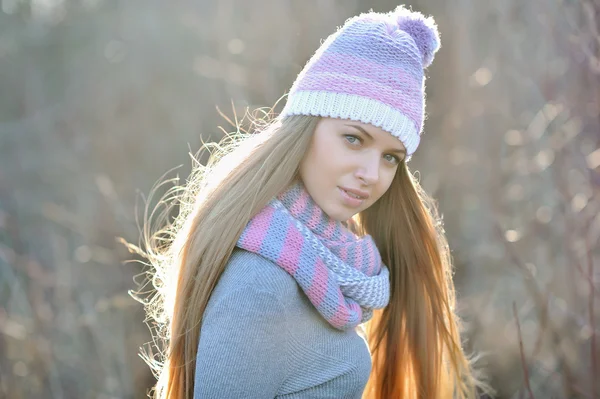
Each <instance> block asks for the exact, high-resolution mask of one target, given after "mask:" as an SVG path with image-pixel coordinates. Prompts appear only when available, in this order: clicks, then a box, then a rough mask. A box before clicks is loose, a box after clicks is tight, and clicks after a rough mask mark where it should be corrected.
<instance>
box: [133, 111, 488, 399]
mask: <svg viewBox="0 0 600 399" xmlns="http://www.w3.org/2000/svg"><path fill="white" fill-rule="evenodd" d="M319 119H320V118H318V117H313V116H290V117H286V118H283V119H278V118H276V119H274V120H273V121H271V122H270V123H268V124H266V125H265V126H264V127H263V128H261V129H260V132H258V133H255V134H242V133H239V132H238V133H237V134H234V135H228V136H227V137H225V138H224V139H223V140H222V141H221V143H220V144H219V145H214V144H207V145H205V146H204V147H203V148H204V149H208V150H209V151H210V152H211V155H210V158H209V160H208V162H207V163H206V166H202V165H201V164H200V163H199V162H198V163H197V164H196V165H194V170H193V172H192V175H191V178H190V179H189V180H188V182H187V183H186V184H185V185H183V186H176V187H174V188H173V189H171V190H169V191H168V192H167V194H166V195H165V198H167V201H166V203H167V204H170V205H171V206H173V205H175V204H177V205H179V214H178V215H177V217H176V218H175V219H174V221H173V222H171V223H166V226H163V228H161V229H159V230H158V231H156V232H154V233H153V232H151V229H150V226H151V224H152V223H151V221H150V220H148V214H146V221H145V222H146V223H145V225H144V231H143V237H142V239H143V244H144V249H143V250H142V249H140V248H137V247H134V246H132V245H130V248H132V250H136V251H138V252H139V253H141V254H142V255H144V256H145V257H146V258H147V259H148V260H149V264H150V265H151V266H152V270H151V273H150V281H151V282H152V285H153V287H152V288H153V291H152V295H150V296H149V297H146V299H145V300H144V303H145V305H146V310H147V314H148V318H149V319H150V320H151V321H152V323H153V324H152V325H153V326H154V328H153V335H154V338H155V340H154V345H155V347H157V348H158V349H159V351H158V352H157V353H156V354H154V352H152V353H150V354H148V353H146V354H145V356H146V361H147V362H148V364H149V365H150V366H151V368H152V369H153V371H154V372H155V376H156V377H157V378H158V382H157V384H156V387H155V388H154V392H153V393H152V395H153V397H154V398H168V399H184V398H186V399H189V398H192V396H193V391H194V371H195V360H196V355H197V346H198V341H199V338H200V327H201V323H202V315H203V313H204V310H205V308H206V305H207V303H208V300H209V298H210V295H211V293H212V291H213V289H214V288H215V286H216V284H217V283H218V281H219V278H220V276H221V274H222V273H223V271H224V269H225V266H226V264H227V262H228V259H229V257H230V255H231V253H232V251H233V248H234V246H235V243H236V241H237V239H238V238H239V236H240V235H241V233H242V231H243V229H244V228H245V226H246V225H247V223H248V221H249V220H250V219H251V218H252V216H254V215H255V214H256V213H258V211H260V210H261V209H262V208H263V207H264V206H265V205H266V204H267V203H268V202H269V200H270V199H271V198H273V197H274V196H275V195H277V194H279V193H280V192H281V191H283V190H284V189H285V188H286V187H288V186H289V184H290V183H291V182H292V181H293V180H294V179H295V178H296V177H297V172H298V168H299V165H300V162H301V160H302V158H303V157H304V154H305V153H306V151H307V150H308V148H309V146H310V142H311V139H312V136H313V133H314V130H315V127H316V126H317V123H318V121H319ZM212 150H214V151H212ZM163 203H164V201H163ZM169 210H171V207H167V211H169ZM163 214H168V212H163ZM150 216H152V215H150ZM353 219H354V221H355V222H356V223H354V225H355V229H356V232H357V233H358V234H370V235H371V236H372V237H373V239H374V240H375V243H376V244H377V246H378V248H379V250H380V252H381V256H382V259H383V262H384V263H385V264H386V265H387V266H388V268H389V270H390V279H391V300H390V304H389V305H388V306H387V307H386V308H385V309H384V310H380V311H376V312H375V314H374V316H373V318H372V320H370V321H369V322H368V323H366V332H367V341H368V344H369V347H370V350H371V355H372V360H373V362H372V363H373V369H372V373H371V376H370V379H369V381H368V383H367V386H366V389H365V391H364V394H363V398H373V399H380V398H381V399H383V398H451V397H457V398H473V397H475V388H476V386H477V385H478V384H479V382H478V381H477V379H476V378H475V377H474V374H473V372H472V370H471V364H470V362H469V359H468V358H467V357H466V356H465V354H464V352H463V350H462V347H461V342H460V335H459V320H458V317H457V316H456V314H455V313H454V306H455V295H454V286H453V283H452V269H451V260H450V256H449V250H448V244H447V241H446V238H445V236H444V231H443V228H442V225H441V221H440V219H439V217H438V215H437V213H436V210H435V206H434V203H433V201H432V200H431V199H430V198H429V197H428V196H427V195H426V193H425V192H424V191H423V190H422V189H421V188H420V186H419V184H418V182H417V181H416V180H415V179H414V178H413V176H412V174H411V173H410V171H409V169H408V167H407V166H406V164H405V163H404V162H402V163H401V164H400V166H399V167H398V171H397V173H396V176H395V178H394V181H393V183H392V185H391V187H390V189H389V190H388V191H387V192H386V194H385V195H384V196H383V197H382V198H381V199H379V200H378V201H377V202H376V203H375V204H374V205H373V206H371V207H370V208H369V209H367V210H365V211H363V212H362V213H360V214H357V215H355V217H354V218H353Z"/></svg>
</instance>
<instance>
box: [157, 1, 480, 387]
mask: <svg viewBox="0 0 600 399" xmlns="http://www.w3.org/2000/svg"><path fill="white" fill-rule="evenodd" d="M439 46H440V44H439V35H438V32H437V27H436V25H435V23H434V21H433V19H432V18H425V17H423V15H421V14H420V13H417V12H412V11H409V10H407V9H405V8H404V7H402V6H400V7H398V8H397V9H396V10H395V11H393V12H390V13H388V14H379V13H374V12H370V13H366V14H361V15H359V16H356V17H353V18H351V19H349V20H348V21H347V22H346V23H345V24H344V26H343V27H341V28H340V29H339V30H338V31H337V32H335V33H334V34H332V35H331V36H330V37H329V38H328V39H327V40H326V41H325V42H324V43H323V44H322V45H321V47H320V48H319V49H318V50H317V52H316V53H315V54H314V55H313V57H312V58H311V59H310V61H309V62H308V63H307V65H306V66H305V68H304V69H303V70H302V72H301V73H300V74H299V75H298V77H297V79H296V81H295V82H294V84H293V86H292V88H291V90H290V93H289V95H288V100H287V104H286V106H285V107H284V109H283V111H282V113H281V114H280V115H279V117H277V118H276V119H275V120H274V121H272V122H271V123H270V124H269V125H268V126H267V127H265V128H263V129H262V130H261V131H260V132H259V133H258V134H253V135H245V136H244V135H241V134H240V135H238V136H230V137H228V139H229V140H230V141H229V142H227V143H224V144H223V145H222V146H218V147H217V151H216V152H215V153H213V154H212V156H211V159H210V160H209V162H208V164H207V166H206V167H203V166H201V165H198V168H197V170H196V171H195V173H194V174H193V176H192V179H191V180H190V181H189V183H188V184H187V186H186V187H185V188H184V191H183V192H182V193H179V194H178V197H179V198H180V202H181V208H180V214H179V216H178V218H177V219H176V221H175V222H174V223H173V224H172V225H170V226H169V227H168V228H167V229H165V230H163V231H161V232H159V234H156V235H154V236H153V237H152V239H149V240H148V242H147V246H148V248H149V249H150V251H149V252H150V253H149V258H150V260H151V262H152V263H153V264H154V266H156V273H155V276H154V283H155V286H156V287H157V292H158V295H156V296H155V297H154V299H153V301H151V302H150V303H149V304H148V306H149V308H150V309H151V310H154V312H153V313H152V315H153V316H154V318H155V319H156V320H157V321H158V322H159V325H162V326H163V327H164V328H163V330H162V331H159V333H162V334H163V335H160V334H159V336H161V337H162V338H164V339H166V341H165V345H166V350H165V351H164V355H165V356H164V359H162V360H163V361H162V362H160V363H159V364H158V365H155V368H156V370H157V375H158V376H159V380H158V384H157V386H156V389H155V392H154V394H155V397H161V398H163V397H164V398H192V397H194V398H274V397H281V398H284V397H285V398H324V397H328V398H330V397H336V398H360V397H361V396H362V397H365V398H450V397H459V398H467V397H469V398H471V397H474V396H475V387H476V385H477V384H479V383H478V381H477V380H476V379H475V377H474V376H473V374H472V371H471V367H470V363H469V360H468V359H467V357H466V356H465V354H464V353H463V350H462V348H461V342H460V337H459V320H458V318H457V316H456V315H455V314H454V305H455V297H454V287H453V283H452V279H451V273H452V271H451V263H450V256H449V250H448V245H447V241H446V239H445V237H444V233H443V229H442V227H441V223H440V220H439V218H438V216H437V214H436V211H435V207H434V205H433V202H432V201H431V200H430V198H429V197H428V196H427V195H426V194H425V193H424V192H423V191H422V189H421V188H420V186H419V184H418V182H417V181H416V180H415V179H414V178H413V176H412V174H411V173H410V171H409V169H408V166H407V162H408V160H409V159H410V157H411V156H412V155H413V153H414V152H415V150H416V149H417V146H418V144H419V140H420V134H421V130H422V124H423V120H424V71H423V70H424V68H426V67H427V66H428V65H429V64H430V63H431V62H432V60H433V58H434V54H435V53H436V51H437V50H438V48H439ZM160 233H167V237H168V238H169V237H170V238H169V239H168V240H167V245H165V237H166V236H165V234H160ZM157 243H159V244H160V245H157ZM157 247H158V248H157ZM153 248H154V250H153ZM363 327H364V330H363Z"/></svg>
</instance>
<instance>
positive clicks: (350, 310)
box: [237, 181, 390, 330]
mask: <svg viewBox="0 0 600 399" xmlns="http://www.w3.org/2000/svg"><path fill="white" fill-rule="evenodd" d="M237 246H238V247H240V248H243V249H246V250H248V251H251V252H254V253H257V254H260V255H261V256H263V257H265V258H266V259H268V260H270V261H272V262H274V263H276V264H277V265H279V266H280V267H282V268H283V269H284V270H285V271H286V272H288V273H289V274H290V275H291V276H292V277H294V279H295V280H296V281H297V282H298V285H300V287H301V288H302V290H303V291H304V292H305V294H306V295H307V297H308V298H309V300H310V301H311V303H312V304H313V305H314V306H315V308H316V309H317V310H318V311H319V313H320V314H321V315H322V316H323V317H324V318H325V319H326V320H327V321H328V322H329V323H330V324H331V325H332V326H333V327H335V328H337V329H340V330H346V329H349V328H354V327H356V326H357V325H358V324H360V323H364V322H366V321H368V320H369V319H370V318H371V317H372V315H373V309H381V308H384V307H385V306H387V304H388V302H389V297H390V282H389V271H388V269H387V268H386V267H385V265H383V263H382V261H381V256H380V254H379V251H378V250H377V247H376V245H375V243H374V241H373V239H372V238H371V236H369V235H366V236H364V237H357V236H355V235H354V234H353V233H352V232H351V231H350V230H348V229H347V228H346V227H345V226H344V225H343V224H342V223H341V222H338V221H336V220H334V219H332V218H330V217H329V216H328V215H327V214H326V213H325V212H323V210H322V209H321V208H320V207H319V206H318V205H317V204H316V203H315V202H314V200H313V199H312V198H311V196H310V195H309V194H308V192H307V191H306V188H305V187H304V185H303V183H302V182H301V181H296V182H295V183H294V184H293V185H292V186H290V187H289V188H288V189H287V190H285V191H284V192H282V193H281V194H280V195H279V196H277V197H276V198H274V199H273V200H272V201H271V202H270V203H269V204H268V205H267V206H266V207H265V208H264V209H263V210H261V211H260V212H259V213H258V214H257V215H256V216H255V217H254V218H252V219H251V220H250V222H249V223H248V225H247V227H246V228H245V230H244V231H243V233H242V235H241V236H240V238H239V240H238V242H237Z"/></svg>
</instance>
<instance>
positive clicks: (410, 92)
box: [280, 6, 440, 160]
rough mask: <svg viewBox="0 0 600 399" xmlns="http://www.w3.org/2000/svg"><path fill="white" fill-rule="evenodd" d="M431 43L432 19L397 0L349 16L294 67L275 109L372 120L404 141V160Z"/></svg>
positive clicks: (418, 126)
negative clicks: (391, 6) (390, 6)
mask: <svg viewBox="0 0 600 399" xmlns="http://www.w3.org/2000/svg"><path fill="white" fill-rule="evenodd" d="M439 48H440V38H439V33H438V30H437V26H436V24H435V21H434V20H433V18H432V17H428V18H425V17H424V16H423V14H421V13H419V12H413V11H410V10H408V9H406V8H404V6H399V7H397V8H396V9H395V10H394V11H391V12H389V13H386V14H384V13H375V12H368V13H363V14H360V15H357V16H354V17H352V18H350V19H348V20H347V21H346V23H345V24H344V25H343V26H342V27H341V28H339V29H338V30H337V32H335V33H333V34H331V35H330V36H329V37H328V38H327V39H326V40H325V41H324V42H323V44H322V45H321V46H320V47H319V49H318V50H317V51H316V52H315V54H314V55H313V56H312V57H311V59H310V60H309V61H308V62H307V64H306V66H305V67H304V68H303V69H302V71H301V72H300V73H299V74H298V77H297V78H296V80H295V82H294V84H293V85H292V87H291V89H290V92H289V93H288V99H287V103H286V105H285V107H284V109H283V111H282V112H281V115H280V116H282V117H285V116H287V115H315V116H323V117H332V118H340V119H351V120H355V121H360V122H363V123H368V124H371V125H374V126H377V127H380V128H381V129H383V130H385V131H387V132H389V133H390V134H392V135H393V136H394V137H396V138H398V139H399V140H400V141H401V142H402V144H404V147H405V148H406V151H407V152H406V157H407V158H406V159H407V160H409V159H410V156H411V155H412V154H413V153H414V152H415V150H416V149H417V146H418V145H419V141H420V136H421V130H422V127H423V120H424V119H425V76H424V68H426V67H427V66H429V65H430V64H431V62H432V61H433V58H434V55H435V53H436V52H437V50H438V49H439Z"/></svg>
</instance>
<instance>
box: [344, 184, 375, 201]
mask: <svg viewBox="0 0 600 399" xmlns="http://www.w3.org/2000/svg"><path fill="white" fill-rule="evenodd" d="M340 188H341V189H342V190H344V191H345V192H347V193H349V194H350V195H351V196H354V197H355V198H357V199H361V200H364V199H367V198H369V193H367V192H365V191H362V190H357V189H353V188H348V187H341V186H340Z"/></svg>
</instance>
